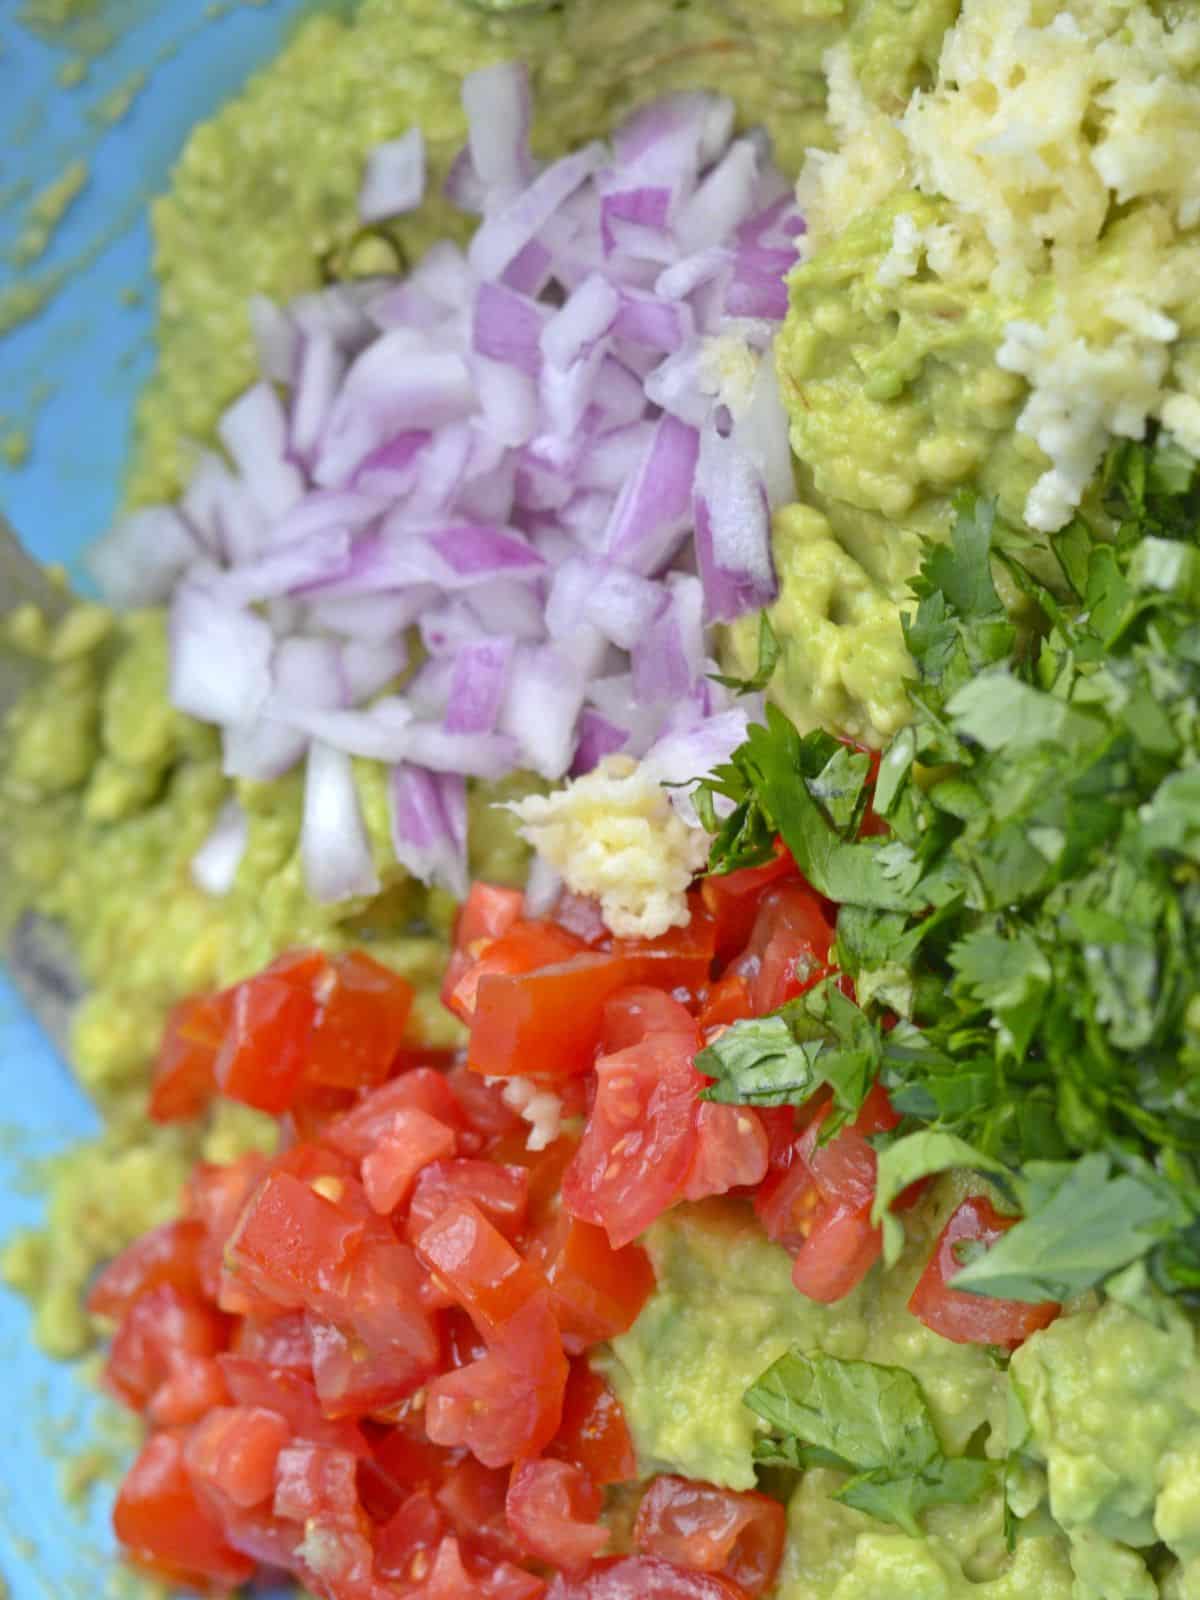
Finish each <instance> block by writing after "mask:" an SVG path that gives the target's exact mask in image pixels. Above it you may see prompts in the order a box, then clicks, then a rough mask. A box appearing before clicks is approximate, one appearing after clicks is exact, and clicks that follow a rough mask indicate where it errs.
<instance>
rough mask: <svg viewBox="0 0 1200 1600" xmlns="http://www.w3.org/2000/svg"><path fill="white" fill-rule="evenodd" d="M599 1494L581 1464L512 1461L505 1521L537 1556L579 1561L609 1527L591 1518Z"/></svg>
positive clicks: (570, 1565)
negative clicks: (578, 1465)
mask: <svg viewBox="0 0 1200 1600" xmlns="http://www.w3.org/2000/svg"><path fill="white" fill-rule="evenodd" d="M603 1499H604V1497H603V1496H602V1495H601V1493H600V1490H599V1489H598V1488H597V1487H596V1485H595V1484H594V1483H593V1482H592V1480H591V1478H589V1477H588V1475H587V1473H586V1472H584V1470H583V1468H582V1467H577V1466H573V1465H571V1464H570V1463H569V1462H566V1461H548V1460H545V1459H543V1460H539V1461H518V1462H517V1463H516V1465H515V1466H514V1467H513V1470H512V1478H511V1480H510V1482H509V1486H508V1499H507V1501H506V1502H505V1509H506V1511H507V1514H508V1525H509V1527H510V1528H511V1529H512V1531H513V1533H514V1534H516V1536H517V1538H518V1539H519V1540H520V1542H521V1544H522V1545H523V1547H524V1548H525V1549H526V1550H528V1551H529V1553H530V1555H532V1556H535V1557H536V1558H537V1559H538V1560H539V1561H545V1562H548V1563H551V1564H553V1565H554V1566H560V1567H563V1568H565V1569H566V1570H567V1571H568V1572H569V1571H571V1570H572V1569H574V1568H578V1567H582V1566H584V1565H586V1563H587V1562H589V1561H591V1560H593V1559H594V1558H595V1557H596V1556H598V1555H599V1554H600V1552H601V1550H603V1549H604V1547H605V1545H606V1544H607V1543H608V1541H609V1531H608V1529H607V1528H602V1527H601V1526H600V1525H599V1523H598V1522H597V1520H596V1519H597V1517H598V1516H599V1515H600V1507H601V1505H602V1504H603Z"/></svg>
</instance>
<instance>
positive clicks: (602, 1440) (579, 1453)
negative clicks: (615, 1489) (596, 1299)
mask: <svg viewBox="0 0 1200 1600" xmlns="http://www.w3.org/2000/svg"><path fill="white" fill-rule="evenodd" d="M547 1454H548V1455H552V1456H558V1457H560V1458H561V1459H562V1460H564V1461H573V1462H574V1463H575V1464H576V1466H580V1467H582V1468H583V1469H584V1471H585V1472H586V1473H587V1474H588V1475H589V1477H590V1478H591V1479H592V1481H593V1482H594V1483H598V1484H600V1485H601V1487H603V1486H604V1485H605V1484H610V1483H629V1482H631V1481H632V1480H633V1479H634V1478H636V1477H637V1454H636V1452H635V1451H634V1448H633V1440H632V1438H631V1437H630V1434H629V1428H628V1426H627V1425H626V1422H625V1412H624V1410H623V1409H622V1406H621V1402H620V1401H619V1400H618V1399H617V1397H616V1395H615V1394H614V1393H613V1392H612V1390H611V1389H610V1388H609V1386H608V1384H607V1383H605V1381H604V1379H603V1378H602V1377H601V1376H600V1374H599V1373H598V1372H593V1371H592V1368H591V1367H590V1366H589V1365H588V1362H587V1361H586V1359H585V1358H584V1357H582V1356H576V1357H575V1359H574V1360H573V1361H572V1362H571V1371H570V1374H569V1375H568V1377H567V1388H566V1393H565V1394H564V1395H563V1415H562V1426H561V1427H560V1428H559V1430H558V1433H557V1434H556V1435H555V1438H554V1442H553V1444H551V1445H550V1446H549V1448H548V1450H547Z"/></svg>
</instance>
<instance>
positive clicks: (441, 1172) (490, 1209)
mask: <svg viewBox="0 0 1200 1600" xmlns="http://www.w3.org/2000/svg"><path fill="white" fill-rule="evenodd" d="M455 1200H470V1201H472V1202H473V1203H474V1204H475V1205H477V1206H478V1207H479V1209H480V1211H482V1212H483V1214H484V1216H485V1217H487V1218H488V1220H489V1221H490V1222H492V1223H494V1224H495V1226H496V1227H497V1228H498V1229H499V1230H500V1232H501V1233H502V1234H504V1236H505V1237H506V1238H509V1239H511V1238H513V1237H514V1236H515V1235H516V1234H517V1233H519V1232H520V1229H521V1227H522V1225H523V1223H524V1221H525V1212H526V1209H527V1207H528V1204H529V1173H528V1171H527V1170H526V1168H524V1167H519V1166H501V1165H499V1164H498V1163H497V1162H495V1161H479V1160H475V1159H471V1158H465V1157H459V1158H457V1159H455V1160H452V1161H433V1162H431V1163H430V1164H429V1166H427V1167H426V1168H425V1169H424V1170H423V1171H422V1172H421V1174H420V1176H419V1177H418V1179H417V1183H416V1188H415V1189H414V1190H413V1197H412V1203H411V1205H410V1206H409V1208H408V1221H407V1223H406V1225H405V1236H406V1237H407V1238H408V1239H409V1240H410V1241H413V1240H416V1239H417V1238H418V1237H419V1236H420V1235H421V1234H422V1233H423V1232H424V1231H425V1229H426V1228H427V1227H429V1225H430V1223H432V1222H434V1221H435V1220H436V1219H437V1217H439V1216H440V1215H441V1213H442V1212H443V1211H444V1210H445V1209H446V1207H447V1206H448V1205H450V1204H451V1203H452V1202H453V1201H455Z"/></svg>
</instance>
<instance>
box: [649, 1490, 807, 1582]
mask: <svg viewBox="0 0 1200 1600" xmlns="http://www.w3.org/2000/svg"><path fill="white" fill-rule="evenodd" d="M786 1538H787V1514H786V1512H785V1511H784V1508H783V1506H782V1505H781V1504H780V1503H779V1501H778V1500H772V1499H771V1498H770V1497H769V1496H768V1495H765V1494H756V1493H752V1492H751V1493H736V1492H735V1491H734V1490H732V1489H718V1488H716V1487H715V1485H713V1484H711V1483H697V1482H694V1481H693V1480H692V1479H690V1478H676V1477H669V1476H664V1477H660V1478H655V1479H654V1481H653V1483H651V1485H650V1487H649V1489H647V1491H646V1493H645V1495H644V1497H643V1499H642V1503H641V1506H640V1507H639V1508H638V1514H637V1520H636V1522H635V1523H634V1528H633V1543H634V1547H635V1549H638V1550H641V1551H642V1552H644V1553H645V1554H646V1555H654V1556H662V1557H664V1558H665V1559H666V1560H667V1561H674V1562H676V1563H677V1564H678V1565H679V1566H682V1567H691V1568H694V1569H695V1570H696V1571H698V1572H719V1573H721V1574H723V1575H724V1576H725V1577H727V1578H732V1579H733V1581H734V1582H735V1583H736V1584H738V1585H739V1586H740V1587H741V1588H742V1589H744V1590H745V1592H746V1594H748V1595H751V1596H757V1595H762V1594H766V1592H767V1591H768V1590H769V1589H770V1588H771V1587H772V1585H773V1584H774V1582H775V1577H776V1574H777V1573H778V1571H779V1563H780V1562H781V1561H782V1559H783V1546H784V1541H785V1540H786Z"/></svg>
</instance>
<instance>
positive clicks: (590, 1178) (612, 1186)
mask: <svg viewBox="0 0 1200 1600" xmlns="http://www.w3.org/2000/svg"><path fill="white" fill-rule="evenodd" d="M695 1048H696V1045H695V1040H694V1038H693V1039H691V1040H689V1039H687V1038H686V1037H685V1036H684V1035H682V1034H674V1033H662V1034H649V1035H647V1037H646V1038H645V1039H643V1040H642V1042H641V1043H640V1044H635V1045H632V1046H631V1047H630V1048H629V1049H627V1050H619V1051H617V1052H616V1053H615V1054H614V1055H610V1056H604V1057H602V1058H601V1059H600V1060H599V1061H598V1062H597V1063H596V1101H595V1105H594V1106H593V1107H592V1114H591V1116H590V1118H589V1119H588V1124H587V1129H586V1131H585V1132H584V1136H583V1141H582V1143H581V1144H580V1146H579V1150H578V1151H577V1153H576V1155H575V1157H574V1159H573V1160H572V1162H571V1165H570V1166H569V1167H568V1168H567V1170H566V1172H565V1173H564V1175H563V1185H562V1194H563V1204H564V1205H565V1206H566V1207H567V1209H568V1210H569V1211H571V1212H572V1213H573V1214H574V1215H575V1216H577V1217H580V1218H582V1219H583V1221H585V1222H592V1223H594V1224H595V1225H596V1226H597V1227H601V1228H603V1229H604V1230H605V1232H606V1233H607V1234H608V1237H609V1242H610V1243H611V1244H612V1246H613V1248H614V1249H620V1248H621V1246H622V1245H627V1244H631V1243H632V1242H633V1240H634V1239H636V1238H637V1236H638V1234H640V1233H642V1232H643V1231H644V1230H645V1229H646V1228H648V1227H649V1225H650V1224H651V1223H652V1222H653V1221H654V1219H655V1217H657V1216H660V1215H661V1214H662V1213H663V1212H664V1211H666V1210H667V1209H668V1207H669V1206H671V1205H673V1204H674V1203H675V1201H676V1200H677V1199H678V1198H679V1195H680V1193H681V1191H682V1189H683V1185H684V1183H685V1181H686V1179H687V1175H688V1172H689V1171H690V1170H691V1166H692V1162H693V1160H694V1159H695V1154H696V1116H695V1108H696V1095H697V1092H698V1090H699V1088H700V1087H701V1084H702V1082H703V1080H702V1079H701V1077H700V1075H699V1073H698V1072H697V1071H696V1070H695V1068H694V1067H693V1066H692V1056H693V1054H694V1052H695Z"/></svg>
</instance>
